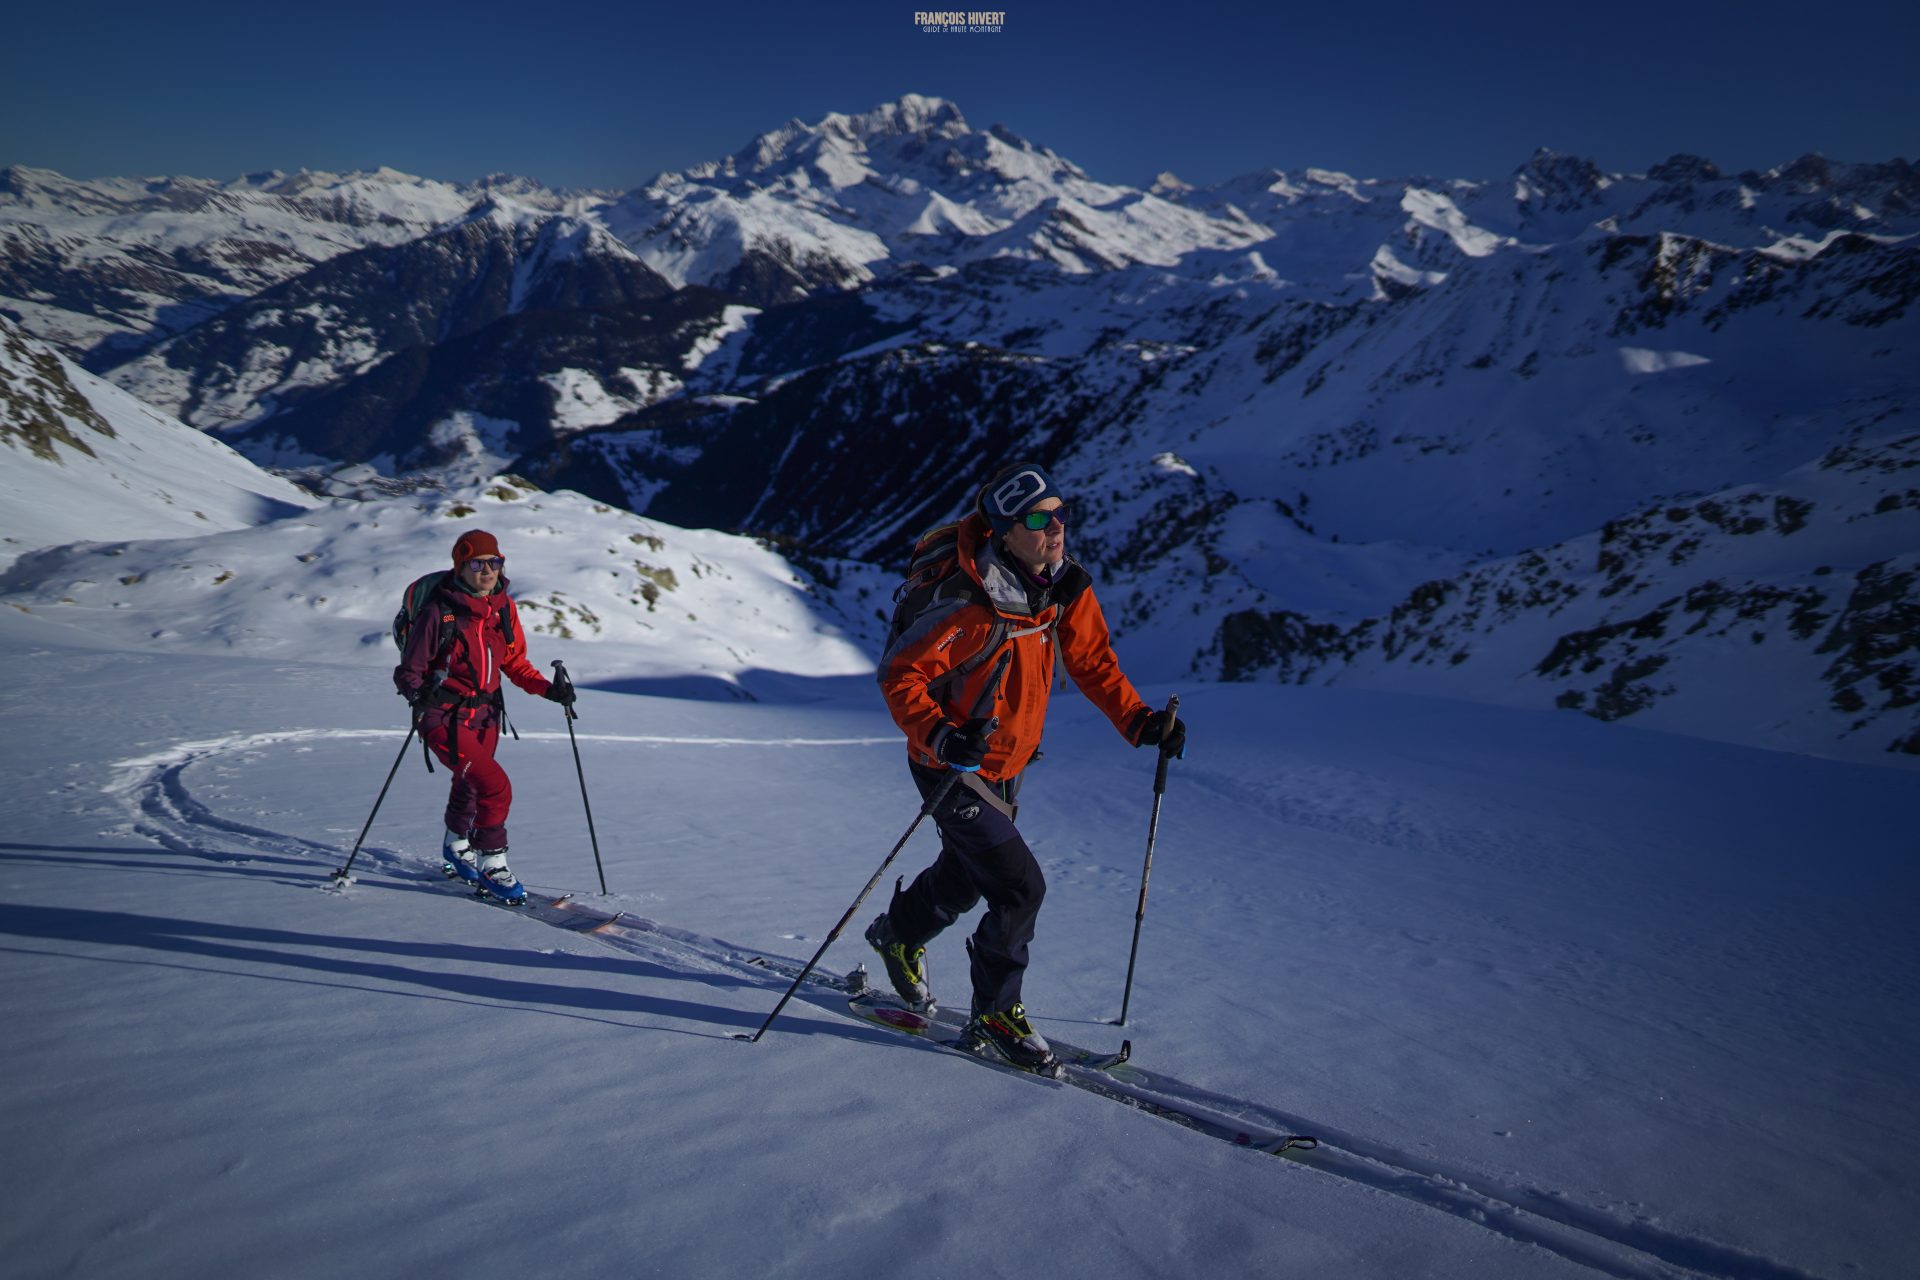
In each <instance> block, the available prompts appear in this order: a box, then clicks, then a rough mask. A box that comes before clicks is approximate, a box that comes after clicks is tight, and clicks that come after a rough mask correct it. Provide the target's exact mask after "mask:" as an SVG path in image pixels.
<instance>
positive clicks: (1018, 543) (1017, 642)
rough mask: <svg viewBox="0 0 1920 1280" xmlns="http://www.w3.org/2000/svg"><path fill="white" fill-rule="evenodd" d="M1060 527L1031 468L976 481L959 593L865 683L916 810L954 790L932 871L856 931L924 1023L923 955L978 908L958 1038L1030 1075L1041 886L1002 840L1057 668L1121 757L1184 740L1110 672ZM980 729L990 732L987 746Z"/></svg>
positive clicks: (897, 645)
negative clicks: (982, 710)
mask: <svg viewBox="0 0 1920 1280" xmlns="http://www.w3.org/2000/svg"><path fill="white" fill-rule="evenodd" d="M1068 519H1069V514H1068V511H1067V507H1066V504H1065V502H1064V501H1063V499H1062V498H1061V496H1060V491H1059V490H1058V489H1056V488H1055V487H1054V484H1053V480H1052V478H1051V477H1049V476H1048V475H1047V473H1046V471H1045V469H1044V468H1042V467H1040V466H1038V465H1036V464H1033V463H1021V464H1017V465H1015V466H1012V467H1008V468H1006V469H1005V470H1003V471H1001V472H1000V473H999V474H998V475H996V476H995V477H994V478H993V479H991V480H989V481H988V482H987V484H986V487H985V488H983V489H982V490H981V491H980V496H979V499H978V501H977V502H976V504H975V510H974V513H973V514H972V515H970V516H968V517H967V518H966V519H965V520H963V521H961V523H960V526H959V529H958V532H957V537H956V550H957V554H958V557H959V564H958V567H957V569H956V570H955V573H956V575H959V576H958V577H956V579H955V580H954V584H955V586H957V587H959V588H960V590H958V591H956V592H952V593H946V592H942V593H939V597H938V599H939V603H936V604H934V605H930V606H929V607H928V608H927V609H926V611H925V612H924V613H922V614H920V615H919V617H918V618H917V619H915V620H914V622H913V623H912V624H911V625H909V626H908V627H907V628H906V629H905V630H904V631H902V632H901V634H900V635H899V637H898V639H896V640H895V641H894V642H893V644H892V645H891V646H890V647H889V648H888V650H887V653H886V654H885V655H884V656H883V657H882V659H881V661H880V674H879V679H880V688H881V692H882V693H883V694H885V696H886V700H887V709H888V710H889V711H891V712H892V713H893V719H894V723H896V724H898V725H899V726H900V728H901V730H902V731H903V732H904V733H905V734H906V736H907V763H908V766H909V768H910V769H911V770H912V773H913V780H914V782H915V783H916V784H917V785H918V786H919V788H920V793H921V795H922V796H923V797H928V796H931V795H932V794H933V792H934V789H935V788H936V787H938V786H939V785H940V782H941V779H942V778H943V777H945V776H946V774H947V772H948V771H949V770H957V771H959V772H960V773H961V780H962V781H963V782H964V783H965V784H966V785H964V786H956V787H953V788H952V789H951V790H949V791H948V793H947V798H946V799H945V800H944V801H943V802H942V804H941V805H940V807H939V808H938V809H936V810H935V811H934V813H933V820H934V822H935V823H936V824H937V825H938V827H939V829H940V856H939V858H937V859H936V860H935V861H934V863H933V865H932V866H930V867H928V868H927V869H926V870H925V871H922V872H921V873H920V874H919V876H917V877H916V878H915V879H914V881H913V883H912V884H910V885H908V886H907V887H906V888H904V889H896V891H895V893H894V895H893V902H892V905H891V906H889V907H888V909H887V910H886V911H884V912H882V913H881V915H880V916H879V918H877V919H876V920H874V922H873V923H872V925H870V926H868V928H867V934H866V936H867V942H868V944H869V945H871V946H872V947H873V949H874V950H875V951H878V952H879V953H880V956H881V959H882V960H883V961H884V962H885V964H886V969H887V976H888V977H889V978H890V979H891V980H892V982H893V986H894V989H895V991H897V992H898V993H899V995H900V998H901V999H902V1000H903V1001H905V1002H906V1003H908V1004H909V1005H915V1006H919V1007H925V1005H926V1004H927V1003H928V1002H929V1000H930V996H931V993H930V991H929V989H928V986H927V970H926V944H927V942H928V941H929V940H931V939H932V938H933V937H934V935H936V934H938V933H939V932H940V931H941V930H942V929H944V928H946V927H947V926H948V925H950V924H952V923H953V922H954V921H955V920H956V919H958V918H959V917H960V916H962V915H964V914H966V913H967V912H968V911H971V910H972V909H973V908H974V906H975V905H976V904H977V903H979V901H980V900H981V899H982V898H984V899H986V903H987V913H986V916H985V918H984V919H982V920H981V922H980V927H979V928H978V929H977V930H975V931H974V934H973V937H972V938H971V939H969V940H968V943H967V954H968V956H969V958H970V959H971V961H972V966H971V967H972V975H971V976H972V980H973V1021H972V1022H971V1023H970V1024H969V1030H971V1031H972V1032H973V1033H974V1034H975V1035H977V1036H979V1037H980V1038H981V1039H983V1040H985V1041H987V1042H988V1043H990V1044H992V1045H993V1046H994V1047H995V1048H996V1049H997V1050H999V1052H1000V1053H1002V1054H1003V1055H1004V1056H1005V1057H1006V1058H1007V1059H1008V1060H1009V1061H1011V1062H1013V1063H1015V1064H1016V1065H1018V1066H1022V1067H1026V1068H1028V1069H1030V1070H1033V1069H1040V1068H1043V1067H1045V1066H1046V1065H1048V1064H1049V1063H1050V1062H1051V1061H1052V1059H1053V1053H1052V1050H1051V1048H1050V1047H1049V1046H1048V1044H1047V1041H1046V1038H1045V1037H1044V1036H1042V1035H1040V1033H1039V1032H1037V1031H1035V1030H1034V1029H1033V1026H1032V1024H1031V1023H1030V1022H1028V1020H1027V1015H1026V1010H1025V1009H1024V1008H1023V1007H1022V1005H1021V1003H1020V989H1021V979H1022V977H1023V975H1024V974H1025V972H1026V968H1027V944H1028V943H1029V942H1030V941H1031V940H1032V938H1033V932H1034V922H1035V920H1036V919H1037V917H1038V916H1039V914H1040V902H1041V899H1042V898H1044V897H1045V896H1046V891H1047V885H1046V879H1045V877H1044V876H1042V874H1041V871H1040V864H1039V862H1038V861H1037V860H1035V858H1034V856H1033V851H1032V850H1031V849H1029V848H1028V847H1027V842H1026V841H1025V840H1024V839H1023V838H1022V837H1021V835H1020V832H1019V830H1018V829H1017V828H1016V827H1015V826H1014V825H1013V823H1014V815H1015V813H1016V812H1017V810H1018V805H1016V804H1015V803H1014V801H1015V798H1016V797H1017V796H1018V795H1019V791H1020V777H1021V774H1022V772H1023V771H1024V770H1025V769H1026V767H1027V764H1028V762H1030V761H1031V760H1032V759H1033V756H1034V753H1035V751H1036V750H1037V749H1038V748H1039V746H1040V734H1041V730H1042V729H1043V728H1044V727H1045V724H1046V716H1047V696H1048V694H1049V692H1050V691H1051V689H1052V687H1053V671H1054V661H1055V655H1056V652H1057V653H1058V657H1059V660H1060V663H1061V664H1062V665H1063V666H1064V667H1065V668H1066V672H1067V674H1068V675H1069V676H1070V677H1072V679H1073V682H1074V684H1075V685H1076V686H1078V687H1079V689H1080V691H1081V692H1082V693H1084V694H1085V695H1086V696H1087V700H1088V701H1090V702H1091V703H1093V705H1094V706H1096V707H1098V708H1099V709H1100V711H1101V712H1102V713H1103V714H1104V715H1105V716H1106V717H1107V719H1108V720H1110V721H1111V722H1112V723H1113V727H1114V728H1115V729H1117V730H1119V732H1120V734H1121V736H1122V737H1124V738H1125V739H1126V740H1127V741H1128V742H1129V743H1131V744H1133V745H1134V746H1158V747H1159V748H1160V749H1161V750H1162V751H1163V752H1165V753H1167V754H1169V755H1179V754H1181V753H1182V752H1183V751H1184V750H1185V747H1186V726H1185V725H1184V724H1183V723H1181V722H1179V721H1177V720H1173V719H1172V718H1171V717H1169V716H1168V714H1167V713H1166V712H1164V711H1155V710H1154V709H1153V708H1151V707H1149V706H1148V705H1147V704H1146V701H1145V700H1144V699H1142V698H1141V696H1140V694H1139V693H1138V692H1137V691H1136V690H1135V689H1134V687H1133V685H1132V683H1131V682H1130V681H1128V679H1127V677H1126V675H1125V674H1124V673H1123V672H1122V671H1121V670H1120V662H1119V659H1117V658H1116V657H1115V656H1114V652H1113V645H1112V643H1111V641H1110V640H1109V637H1108V633H1107V619H1106V615H1105V614H1104V613H1103V612H1102V611H1101V608H1100V602H1099V600H1098V599H1096V598H1095V597H1094V593H1093V582H1092V579H1091V578H1090V577H1088V575H1087V571H1086V570H1085V569H1083V568H1081V567H1080V565H1079V563H1078V562H1076V561H1075V560H1073V559H1072V558H1071V557H1069V556H1068V555H1067V553H1066V526H1067V520H1068ZM988 648H992V649H993V652H985V650H986V649H988ZM1003 651H1004V652H1011V653H1012V655H1013V658H1012V661H1011V663H1010V664H1009V666H1008V667H1007V671H1006V675H1005V678H1004V680H1003V681H1002V683H1001V685H1000V688H999V691H998V693H997V695H996V696H995V698H994V702H993V707H992V710H991V711H989V712H988V713H987V714H986V715H984V716H979V717H974V716H973V714H972V709H973V708H974V707H975V706H976V705H977V703H978V702H979V700H980V698H981V697H982V695H983V694H984V692H985V690H986V687H987V685H988V683H989V682H990V680H991V674H990V667H991V660H992V659H993V658H994V657H996V656H997V654H998V653H999V652H1003ZM969 662H972V663H973V664H974V665H972V666H971V667H968V666H967V665H966V664H968V663H969ZM995 718H997V719H998V721H999V725H998V728H997V729H995V730H994V731H993V732H992V733H991V734H989V733H988V732H987V730H988V722H989V721H990V720H992V719H995Z"/></svg>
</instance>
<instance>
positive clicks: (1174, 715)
mask: <svg viewBox="0 0 1920 1280" xmlns="http://www.w3.org/2000/svg"><path fill="white" fill-rule="evenodd" d="M1179 721H1180V695H1179V694H1177V693H1176V694H1174V695H1173V696H1172V697H1171V698H1168V699H1167V727H1166V728H1165V729H1163V730H1162V731H1161V735H1160V741H1162V742H1165V741H1166V740H1167V735H1168V734H1170V733H1172V732H1173V726H1174V725H1176V724H1178V723H1179ZM1166 789H1167V753H1166V752H1165V751H1162V752H1161V753H1160V762H1159V763H1158V764H1156V765H1155V766H1154V768H1153V793H1154V794H1155V795H1156V796H1157V795H1161V794H1162V793H1164V792H1165V791H1166Z"/></svg>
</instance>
